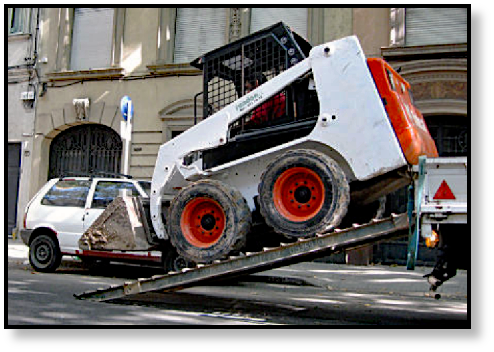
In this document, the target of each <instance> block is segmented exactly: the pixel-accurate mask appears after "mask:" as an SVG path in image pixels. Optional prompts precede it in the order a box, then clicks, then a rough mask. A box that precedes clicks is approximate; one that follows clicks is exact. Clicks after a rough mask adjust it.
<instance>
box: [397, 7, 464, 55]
mask: <svg viewBox="0 0 494 352" xmlns="http://www.w3.org/2000/svg"><path fill="white" fill-rule="evenodd" d="M467 24H468V15H467V9H466V8H441V7H438V8H406V9H405V44H406V45H407V46H413V45H431V44H451V43H466V42H467V28H468V25H467Z"/></svg>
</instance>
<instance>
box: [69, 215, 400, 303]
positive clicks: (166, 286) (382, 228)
mask: <svg viewBox="0 0 494 352" xmlns="http://www.w3.org/2000/svg"><path fill="white" fill-rule="evenodd" d="M408 228H409V223H408V217H407V214H400V215H395V214H392V215H391V217H389V218H386V219H382V220H372V221H371V222H370V223H367V224H363V225H357V224H355V225H353V226H352V227H350V228H347V229H343V230H340V229H336V230H334V231H332V232H330V233H323V234H318V235H317V236H315V237H313V238H308V239H299V240H298V241H297V242H294V243H289V244H282V245H281V246H280V247H275V248H264V249H263V250H262V251H260V252H255V253H249V252H247V253H245V254H244V253H242V254H240V255H239V256H236V257H229V258H228V259H225V260H222V261H214V262H213V263H211V264H205V265H201V264H199V265H197V267H196V268H193V269H188V268H187V269H183V270H182V272H170V273H168V274H165V275H157V276H153V277H151V278H147V279H138V280H137V281H132V282H126V283H124V284H123V285H118V286H111V287H109V288H106V289H98V290H95V291H88V292H84V293H81V294H75V295H74V296H75V297H76V298H78V299H90V300H95V301H107V300H112V299H117V298H122V297H125V296H128V295H135V294H139V293H145V292H151V291H161V292H171V291H177V290H181V289H183V288H187V287H191V286H195V285H198V284H204V283H207V282H210V281H213V280H218V279H226V278H232V277H236V276H241V275H246V274H253V273H257V272H261V271H265V270H269V269H275V268H279V267H282V266H287V265H291V264H295V263H299V262H303V261H307V260H311V259H314V258H316V257H319V256H322V255H327V254H330V253H332V252H338V251H341V250H343V249H352V248H357V247H360V246H363V245H366V244H370V243H374V242H378V241H381V240H386V239H390V238H394V237H398V236H404V235H407V234H408Z"/></svg>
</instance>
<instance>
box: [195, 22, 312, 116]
mask: <svg viewBox="0 0 494 352" xmlns="http://www.w3.org/2000/svg"><path fill="white" fill-rule="evenodd" d="M310 49H311V45H310V44H309V43H308V42H307V41H306V40H305V39H303V38H302V37H301V36H299V35H298V34H297V33H295V32H292V31H291V30H290V28H288V27H287V26H286V25H285V24H284V23H283V22H279V23H277V24H275V25H273V26H270V27H267V28H265V29H263V30H260V31H258V32H255V33H253V34H251V35H249V36H246V37H244V38H242V39H240V40H237V41H235V42H233V43H230V44H227V45H225V46H222V47H220V48H218V49H215V50H213V51H210V52H208V53H206V54H204V55H202V56H200V57H198V58H197V59H195V60H194V61H192V62H191V65H192V66H194V67H197V68H199V69H201V70H202V71H203V77H204V81H203V82H204V83H203V84H204V86H203V113H202V116H203V118H206V117H208V116H210V115H212V114H214V113H215V112H217V111H219V110H221V109H222V108H224V107H225V106H227V105H228V104H230V103H232V102H234V101H235V100H236V99H238V98H240V97H242V96H243V95H244V94H245V82H246V81H247V80H252V78H253V77H256V75H259V74H262V75H263V76H264V77H265V78H266V79H267V80H269V79H271V78H273V77H274V76H276V75H278V74H280V73H281V72H283V71H285V70H287V69H289V68H290V67H292V66H294V65H296V64H297V63H299V62H300V61H302V60H304V59H305V58H306V57H307V56H308V55H309V51H310ZM257 77H258V76H257ZM196 118H197V116H196Z"/></svg>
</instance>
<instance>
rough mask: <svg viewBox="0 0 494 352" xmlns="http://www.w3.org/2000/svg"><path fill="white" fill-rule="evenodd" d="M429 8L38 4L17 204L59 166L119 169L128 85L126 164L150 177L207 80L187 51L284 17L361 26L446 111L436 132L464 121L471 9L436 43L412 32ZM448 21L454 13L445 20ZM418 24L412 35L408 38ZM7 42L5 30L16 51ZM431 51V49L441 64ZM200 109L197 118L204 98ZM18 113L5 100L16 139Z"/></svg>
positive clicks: (306, 30) (317, 35) (422, 100)
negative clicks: (32, 89) (130, 108)
mask: <svg viewBox="0 0 494 352" xmlns="http://www.w3.org/2000/svg"><path fill="white" fill-rule="evenodd" d="M428 10H431V9H427V10H424V11H418V12H415V13H414V11H413V10H409V9H403V8H402V9H391V8H277V9H269V8H262V9H258V8H214V9H201V8H43V9H40V10H39V23H38V25H37V28H39V29H38V31H37V34H38V35H37V48H38V49H37V56H36V62H35V71H36V72H37V78H38V79H39V82H38V83H37V86H36V96H35V101H34V104H33V105H34V107H35V117H32V118H31V120H30V121H31V122H30V123H31V127H28V126H30V125H29V124H28V123H26V124H24V123H23V124H22V128H21V130H22V131H21V130H20V131H19V132H20V135H19V136H24V135H25V136H26V137H25V138H30V140H29V143H30V144H28V147H26V148H29V149H26V151H27V150H28V151H29V153H28V154H26V155H28V157H29V164H28V163H27V162H26V165H29V171H28V173H27V178H28V181H27V183H26V185H24V186H23V184H21V187H20V188H19V194H21V193H22V194H23V196H22V197H20V198H19V200H18V207H17V209H18V212H20V213H22V209H23V208H24V207H25V203H26V201H27V199H29V198H30V197H31V196H33V195H34V193H35V192H36V191H37V190H38V189H39V188H40V187H41V186H42V185H43V184H44V183H45V182H46V181H47V180H48V179H49V178H51V177H55V176H59V175H60V174H64V173H67V172H75V173H78V174H87V173H89V172H91V171H101V170H102V171H108V172H121V171H122V170H123V162H124V158H123V152H124V149H125V148H124V143H123V138H122V137H123V129H122V121H123V120H122V117H121V114H120V100H121V98H122V97H123V96H125V95H127V96H129V97H131V99H132V101H133V105H134V118H133V129H132V142H131V145H130V169H129V173H130V174H131V175H132V176H134V177H137V178H144V179H150V178H151V177H152V173H153V169H154V165H155V159H156V156H157V152H158V148H159V146H160V145H161V144H162V143H164V142H166V141H168V140H170V139H171V138H173V137H174V136H176V135H177V134H179V133H180V132H182V131H184V130H186V129H187V128H189V127H191V126H192V125H193V124H194V97H195V95H196V94H197V93H199V92H200V91H201V90H202V75H201V72H200V71H199V70H197V69H195V68H194V67H192V66H191V65H190V64H189V62H190V61H192V60H193V59H195V58H197V57H198V56H200V55H201V54H203V53H205V52H207V51H209V50H212V49H214V48H215V47H218V46H221V45H224V44H227V43H229V42H232V41H234V40H236V39H238V38H240V37H242V36H245V35H248V34H250V33H253V32H255V31H257V30H259V29H261V28H264V27H266V26H269V25H271V24H274V23H276V22H279V21H283V22H285V23H286V24H288V25H289V26H290V27H291V28H292V29H293V30H294V31H296V32H297V33H299V34H300V35H301V36H303V37H305V38H306V39H307V40H308V41H309V42H310V43H311V44H312V45H317V44H321V43H324V42H327V41H331V40H334V39H338V38H341V37H344V36H348V35H353V34H355V35H357V36H358V37H359V39H360V42H361V45H362V47H363V49H364V52H365V54H366V55H367V56H368V57H383V56H384V57H385V58H386V59H388V60H390V61H391V63H392V64H393V65H394V66H396V67H397V66H401V67H402V74H403V75H404V76H405V78H407V79H409V80H410V82H411V83H412V91H413V92H414V93H416V101H417V104H418V105H419V107H420V108H421V109H423V112H424V115H426V118H429V119H430V121H432V122H436V121H437V122H438V125H437V126H438V127H437V131H438V132H437V133H436V134H437V135H438V136H439V134H440V132H439V131H442V132H441V133H443V134H444V129H442V127H441V126H442V124H443V123H445V121H449V120H454V123H455V124H460V125H461V126H468V124H469V122H468V114H467V109H466V107H467V80H466V77H467V70H466V54H467V43H466V31H467V27H466V20H467V10H466V9H460V15H459V17H458V18H456V17H454V19H453V20H452V21H453V22H455V23H454V24H458V23H456V22H459V24H458V26H457V27H458V29H457V30H456V31H457V32H456V34H455V35H452V36H449V37H448V36H446V37H447V38H446V39H445V40H442V41H441V40H440V41H439V42H437V40H436V41H435V42H430V40H431V38H432V37H433V36H429V37H427V36H424V35H423V33H422V37H420V28H418V29H414V31H413V32H412V31H411V29H412V28H413V25H414V23H415V26H416V27H417V23H418V24H420V23H423V22H424V21H425V22H427V21H429V22H431V23H432V24H434V21H436V23H437V22H438V18H437V15H436V14H433V15H431V13H430V11H428ZM32 11H34V10H32ZM36 11H37V10H36ZM455 13H456V12H455ZM428 16H429V17H428ZM412 17H413V18H412ZM448 18H453V17H451V16H449V17H448ZM442 20H444V19H442ZM446 20H447V18H446ZM407 21H408V22H407ZM450 22H451V21H450ZM462 26H463V27H462ZM418 27H420V25H418ZM451 27H452V26H451V23H449V24H447V25H446V27H441V28H442V31H445V30H446V31H447V30H448V28H451ZM455 28H456V27H455ZM410 33H413V35H414V36H415V37H413V36H412V38H410V35H412V34H410ZM10 43H11V38H10V36H9V56H10ZM424 55H425V56H424ZM429 60H435V61H434V65H432V66H431V61H429ZM9 65H10V61H9ZM13 94H14V93H13ZM9 97H10V84H9ZM198 100H199V103H200V97H199V99H198ZM197 111H198V114H199V117H198V118H199V119H200V118H201V116H200V111H201V109H197ZM24 113H25V112H24ZM30 113H31V114H32V113H33V111H30ZM16 116H17V112H16V110H14V109H13V110H12V111H11V109H10V104H9V141H11V131H10V125H11V124H13V125H15V124H16V123H17V121H18V120H17V117H16ZM30 116H31V115H30ZM439 117H440V118H439ZM434 128H436V127H434ZM434 128H433V129H434ZM434 131H435V130H434ZM455 131H456V130H455ZM462 131H463V130H462ZM13 133H14V132H13ZM455 133H456V132H455ZM462 133H463V132H462ZM27 136H29V137H27ZM436 138H439V137H437V136H436ZM440 138H444V137H440ZM455 138H456V137H455ZM462 138H463V140H466V134H464V135H462V136H460V137H458V142H459V141H460V139H462ZM14 140H15V138H14V135H12V141H14ZM441 141H445V140H441ZM26 155H24V158H26ZM23 177H24V176H23ZM27 185H28V186H27ZM17 221H19V219H18V220H17Z"/></svg>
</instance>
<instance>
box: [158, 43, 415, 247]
mask: <svg viewBox="0 0 494 352" xmlns="http://www.w3.org/2000/svg"><path fill="white" fill-rule="evenodd" d="M308 73H312V75H313V78H314V82H315V89H316V91H317V96H318V100H319V104H320V109H319V111H320V113H319V116H318V119H317V122H316V124H315V127H314V128H313V130H312V131H311V132H310V133H309V134H308V135H307V136H305V137H302V138H299V139H296V140H293V141H290V142H288V143H285V144H281V145H278V146H275V147H272V148H269V149H266V150H263V151H260V152H257V153H254V154H252V155H248V156H245V157H241V158H239V159H237V160H233V161H229V162H227V163H224V164H222V165H216V166H214V167H212V168H209V169H203V163H202V160H201V157H200V156H201V154H200V152H201V151H205V150H208V149H214V148H217V147H220V146H223V145H225V144H226V143H227V142H228V139H229V126H230V125H231V124H233V123H234V122H235V121H237V120H238V119H240V118H241V117H242V115H244V114H245V113H246V111H248V110H250V109H252V108H254V107H256V106H259V105H261V104H262V103H263V102H265V101H266V100H268V99H269V98H271V97H272V96H274V95H275V94H276V93H277V92H279V91H280V90H282V89H283V88H284V87H286V86H287V85H289V84H291V83H292V82H294V81H295V80H297V79H299V78H301V77H302V76H304V75H307V74H308ZM293 149H311V150H316V151H318V152H321V153H324V154H326V155H328V156H330V157H331V158H332V159H333V160H335V161H336V162H337V163H338V164H339V166H340V167H341V169H342V170H343V171H344V173H345V176H346V178H347V180H348V182H351V181H355V180H358V181H364V180H368V179H371V178H373V177H376V176H379V175H382V174H385V173H386V172H389V171H392V170H395V169H397V168H400V167H402V166H405V165H407V162H406V160H405V158H404V156H403V153H402V150H401V147H400V145H399V142H398V139H397V137H396V134H395V131H394V130H393V127H392V125H391V123H390V121H389V119H388V117H387V114H386V111H385V108H384V105H383V102H382V101H381V98H380V96H379V93H378V91H377V89H376V86H375V83H374V80H373V78H372V75H371V73H370V71H369V69H368V66H367V63H366V58H365V55H364V52H363V50H362V48H361V46H360V44H359V42H358V39H357V38H356V37H355V36H350V37H347V38H343V39H340V40H336V41H333V42H329V43H326V44H323V45H319V46H316V47H314V48H312V49H311V51H310V54H309V57H308V58H306V59H305V60H303V61H301V62H300V63H298V64H296V65H295V66H293V67H291V68H290V69H288V70H286V71H284V72H282V73H281V74H279V75H278V76H276V77H274V78H272V79H271V80H269V81H268V82H266V83H264V84H262V85H261V86H259V87H258V88H257V89H255V90H253V91H252V92H250V93H248V94H246V95H244V96H243V97H241V98H240V99H238V100H236V101H235V102H233V103H232V104H230V105H228V106H226V107H225V108H223V109H222V110H220V111H218V112H217V113H215V114H214V115H211V116H209V117H208V118H207V119H205V120H203V121H202V122H200V123H198V124H197V125H195V126H193V127H192V128H190V129H188V130H187V131H185V132H183V133H182V134H180V135H179V136H177V137H175V138H173V139H172V140H170V141H169V142H167V143H165V144H163V145H162V146H161V147H160V149H159V153H158V158H157V161H156V166H155V170H154V174H153V178H152V186H151V195H150V215H151V220H152V224H153V227H154V231H155V233H156V236H157V237H158V238H160V239H168V234H167V230H166V228H165V225H164V222H163V218H162V215H161V214H162V211H163V210H162V203H163V202H164V201H167V200H172V199H173V198H174V196H175V195H176V194H177V193H178V191H179V190H180V189H181V188H183V187H185V186H187V185H188V184H189V183H191V182H194V181H197V180H201V179H212V180H218V181H221V182H223V183H225V184H228V185H229V186H231V187H233V188H235V189H237V190H238V191H239V192H240V193H241V194H242V195H243V197H244V198H245V200H246V202H247V204H248V206H249V208H250V209H251V210H252V211H253V210H254V209H255V203H254V197H255V196H257V195H258V185H259V182H260V178H261V175H262V173H263V172H264V170H265V169H266V166H267V165H268V164H269V163H270V162H272V161H273V160H275V159H276V158H279V156H280V155H281V154H283V153H285V152H287V151H289V150H293ZM192 152H198V155H199V158H198V159H197V160H196V161H195V162H193V163H192V164H189V165H185V163H184V158H185V157H186V156H187V155H190V153H192Z"/></svg>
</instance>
